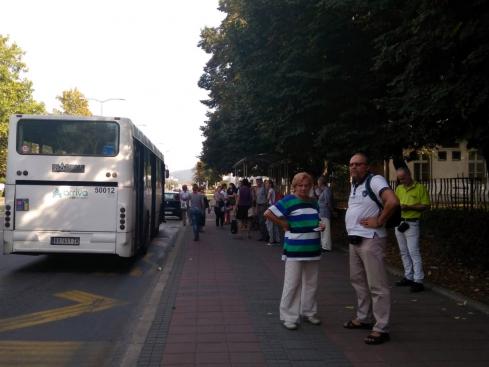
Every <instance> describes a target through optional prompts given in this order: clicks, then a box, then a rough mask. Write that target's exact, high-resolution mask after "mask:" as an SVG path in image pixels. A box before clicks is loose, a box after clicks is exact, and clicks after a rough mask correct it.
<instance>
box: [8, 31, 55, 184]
mask: <svg viewBox="0 0 489 367" xmlns="http://www.w3.org/2000/svg"><path fill="white" fill-rule="evenodd" d="M23 54H24V53H23V52H22V50H21V49H20V48H19V47H18V46H17V45H16V44H15V43H12V44H11V43H10V42H9V38H8V37H4V36H2V35H0V177H1V178H3V177H5V169H6V157H7V137H8V120H9V116H10V115H14V114H40V113H45V112H46V111H45V107H44V104H43V103H39V102H36V101H35V100H34V98H33V96H32V93H33V88H32V82H31V81H29V80H28V79H27V78H25V77H24V74H25V73H26V72H27V71H28V69H27V66H26V65H25V63H24V62H22V55H23Z"/></svg>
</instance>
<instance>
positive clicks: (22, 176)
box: [3, 115, 165, 257]
mask: <svg viewBox="0 0 489 367" xmlns="http://www.w3.org/2000/svg"><path fill="white" fill-rule="evenodd" d="M22 119H34V120H60V121H70V120H73V121H80V120H87V121H102V122H104V121H107V122H110V123H114V122H115V123H117V124H118V125H119V149H118V152H117V154H116V155H115V156H80V155H77V156H75V155H73V156H70V155H47V154H46V155H42V154H37V153H36V152H34V151H33V154H26V153H25V152H24V150H23V147H24V144H25V143H23V142H24V141H25V140H24V139H23V140H22V147H21V148H22V149H21V148H18V146H17V126H18V122H19V120H22ZM9 127H10V133H9V138H8V156H7V176H6V185H5V205H6V206H9V207H10V208H11V212H12V215H11V218H10V223H9V227H8V228H7V227H5V228H4V233H3V235H4V249H3V250H4V253H5V254H9V253H55V252H56V253H63V252H74V253H82V252H83V253H109V254H117V255H119V256H123V257H130V256H134V254H135V253H136V251H137V250H138V248H136V247H137V245H138V243H137V240H138V239H140V238H142V237H141V235H140V234H137V233H136V232H135V231H136V229H137V228H136V227H137V226H136V219H137V218H136V217H137V215H136V213H137V210H136V191H135V172H136V169H135V165H136V164H138V163H136V161H135V159H134V146H135V141H137V142H138V143H137V144H138V145H140V146H142V147H144V148H143V149H144V150H145V152H146V153H145V154H149V156H150V157H152V158H151V162H152V163H151V164H152V167H156V164H158V165H161V166H160V167H159V168H158V170H155V169H154V168H151V167H150V169H149V170H148V171H147V172H148V173H147V174H146V176H145V178H144V180H145V184H144V187H143V188H142V191H143V193H142V195H143V197H142V202H143V208H141V210H142V213H143V215H145V216H147V217H148V218H147V219H145V220H147V221H150V225H151V226H152V228H151V229H150V230H151V233H152V234H153V235H154V234H155V233H156V232H157V230H158V225H159V219H160V218H159V210H160V201H161V200H162V192H163V185H164V181H163V182H157V183H156V184H155V183H154V180H155V178H154V173H155V172H156V171H158V173H160V172H164V169H165V166H164V163H163V155H162V154H161V153H160V152H159V151H158V150H157V149H156V147H155V146H154V145H153V144H152V143H151V142H150V141H149V139H148V138H147V137H145V136H144V134H142V132H141V131H140V130H139V129H137V128H136V127H135V126H134V125H133V124H132V122H131V121H130V120H129V119H125V118H109V117H73V116H30V115H17V116H12V117H11V118H10V125H9ZM17 149H19V150H20V151H21V152H20V153H19V151H17ZM28 152H30V151H28ZM21 153H22V154H21ZM75 166H76V167H75ZM60 167H61V169H60ZM64 167H70V169H67V170H64ZM73 167H75V168H76V169H72V168H73ZM152 174H153V177H152ZM162 179H163V180H164V177H163V178H162ZM149 182H153V184H152V185H151V184H146V183H149ZM155 188H156V192H155ZM160 191H161V192H160ZM155 200H156V202H154V201H155ZM158 200H159V201H158ZM5 223H7V222H5ZM145 226H146V224H145ZM139 227H141V226H139ZM139 230H141V228H139ZM139 245H140V244H139Z"/></svg>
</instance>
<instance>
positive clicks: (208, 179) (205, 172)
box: [193, 161, 221, 187]
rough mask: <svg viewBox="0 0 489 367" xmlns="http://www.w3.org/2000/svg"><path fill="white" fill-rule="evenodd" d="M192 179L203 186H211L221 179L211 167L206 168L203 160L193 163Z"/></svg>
mask: <svg viewBox="0 0 489 367" xmlns="http://www.w3.org/2000/svg"><path fill="white" fill-rule="evenodd" d="M193 179H194V181H195V183H196V184H198V185H199V186H203V185H205V184H207V186H208V187H209V186H212V185H214V184H215V183H216V182H218V181H220V180H221V176H220V175H218V174H216V173H215V172H214V171H213V170H212V169H210V168H208V167H207V166H206V165H205V164H204V163H203V162H201V161H198V162H197V163H196V165H195V171H194V176H193Z"/></svg>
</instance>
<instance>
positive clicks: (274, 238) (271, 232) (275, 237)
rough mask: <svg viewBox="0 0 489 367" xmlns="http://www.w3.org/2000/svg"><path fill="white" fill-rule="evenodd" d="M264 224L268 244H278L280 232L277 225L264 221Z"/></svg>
mask: <svg viewBox="0 0 489 367" xmlns="http://www.w3.org/2000/svg"><path fill="white" fill-rule="evenodd" d="M265 224H266V226H267V231H268V238H269V239H268V242H270V243H274V242H280V232H279V228H278V225H277V224H275V223H273V222H272V221H271V220H268V219H267V220H266V221H265Z"/></svg>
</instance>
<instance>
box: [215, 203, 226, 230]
mask: <svg viewBox="0 0 489 367" xmlns="http://www.w3.org/2000/svg"><path fill="white" fill-rule="evenodd" d="M214 213H215V214H216V227H219V226H221V227H222V226H223V224H224V212H223V211H222V209H221V208H219V207H218V206H215V207H214Z"/></svg>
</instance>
